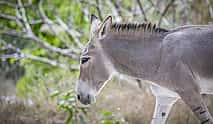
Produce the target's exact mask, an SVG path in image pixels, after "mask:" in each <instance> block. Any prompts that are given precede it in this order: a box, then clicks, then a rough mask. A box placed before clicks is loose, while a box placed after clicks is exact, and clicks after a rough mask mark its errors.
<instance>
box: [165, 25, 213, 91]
mask: <svg viewBox="0 0 213 124" xmlns="http://www.w3.org/2000/svg"><path fill="white" fill-rule="evenodd" d="M171 32H173V33H171ZM170 33H171V34H169V35H171V36H170V37H173V38H174V39H175V40H174V39H173V40H171V41H168V40H167V42H168V43H166V44H167V45H170V46H174V47H175V49H176V50H174V52H175V53H174V54H175V55H176V56H179V57H180V59H182V60H183V62H184V63H185V64H186V65H187V67H188V68H190V71H191V73H192V75H193V77H194V79H195V80H196V81H195V82H196V83H198V85H199V86H200V88H201V92H204V93H213V25H200V26H199V25H197V26H196V25H191V26H183V27H179V28H176V29H174V30H172V31H170ZM169 35H168V36H169Z"/></svg>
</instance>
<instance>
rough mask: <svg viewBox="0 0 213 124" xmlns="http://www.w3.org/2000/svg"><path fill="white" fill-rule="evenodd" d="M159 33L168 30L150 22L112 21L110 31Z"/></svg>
mask: <svg viewBox="0 0 213 124" xmlns="http://www.w3.org/2000/svg"><path fill="white" fill-rule="evenodd" d="M130 32H131V33H143V32H148V33H160V32H168V30H166V29H163V28H159V27H157V26H156V24H152V23H113V24H112V26H111V30H110V33H119V34H129V33H130Z"/></svg>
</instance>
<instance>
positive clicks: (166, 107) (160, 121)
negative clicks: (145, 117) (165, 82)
mask: <svg viewBox="0 0 213 124" xmlns="http://www.w3.org/2000/svg"><path fill="white" fill-rule="evenodd" d="M151 90H152V93H153V95H154V96H155V98H156V102H155V109H154V113H153V116H152V122H151V124H165V123H166V120H167V118H168V115H169V113H170V110H171V108H172V106H173V105H174V103H175V102H176V101H177V100H178V98H179V96H177V95H176V94H175V93H173V92H171V91H169V90H166V89H164V88H161V87H157V86H151Z"/></svg>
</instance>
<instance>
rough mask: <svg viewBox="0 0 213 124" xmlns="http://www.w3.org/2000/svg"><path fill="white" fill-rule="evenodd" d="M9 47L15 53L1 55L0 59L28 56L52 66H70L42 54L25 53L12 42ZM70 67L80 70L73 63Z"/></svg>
mask: <svg viewBox="0 0 213 124" xmlns="http://www.w3.org/2000/svg"><path fill="white" fill-rule="evenodd" d="M7 49H11V50H14V51H15V53H13V54H4V55H1V56H0V59H1V60H2V61H5V60H6V59H10V58H14V59H15V60H20V59H24V58H26V59H31V60H35V61H39V62H43V63H47V64H49V65H51V66H55V67H60V68H67V67H68V65H66V64H64V63H58V62H57V61H56V60H50V59H48V58H45V57H40V56H35V55H31V54H27V53H24V52H23V51H22V50H21V49H19V48H16V47H14V46H13V45H12V44H8V45H7ZM69 68H70V69H71V70H78V69H79V66H77V65H71V66H70V67H69Z"/></svg>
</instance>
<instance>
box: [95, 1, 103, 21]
mask: <svg viewBox="0 0 213 124" xmlns="http://www.w3.org/2000/svg"><path fill="white" fill-rule="evenodd" d="M95 3H96V10H97V11H98V17H99V18H100V19H101V20H103V17H102V14H101V9H100V4H99V0H95Z"/></svg>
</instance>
